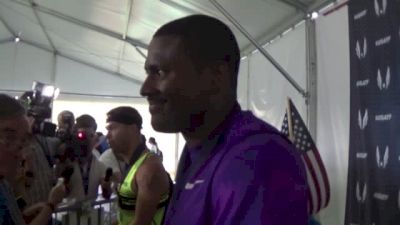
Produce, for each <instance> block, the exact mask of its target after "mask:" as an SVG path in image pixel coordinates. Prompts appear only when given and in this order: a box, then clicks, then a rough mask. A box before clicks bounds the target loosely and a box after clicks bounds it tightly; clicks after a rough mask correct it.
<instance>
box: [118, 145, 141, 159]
mask: <svg viewBox="0 0 400 225" xmlns="http://www.w3.org/2000/svg"><path fill="white" fill-rule="evenodd" d="M139 145H140V143H131V144H130V145H129V146H127V148H126V149H124V151H121V157H122V160H123V161H124V162H125V163H126V164H129V163H130V160H131V158H132V155H133V153H134V152H135V151H136V150H137V148H138V146H139Z"/></svg>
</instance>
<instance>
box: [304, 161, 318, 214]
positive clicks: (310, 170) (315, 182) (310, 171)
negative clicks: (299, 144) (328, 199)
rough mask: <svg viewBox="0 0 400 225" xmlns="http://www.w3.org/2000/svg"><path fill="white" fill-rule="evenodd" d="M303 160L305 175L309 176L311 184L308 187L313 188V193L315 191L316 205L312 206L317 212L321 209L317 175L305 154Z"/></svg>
mask: <svg viewBox="0 0 400 225" xmlns="http://www.w3.org/2000/svg"><path fill="white" fill-rule="evenodd" d="M302 156H303V158H304V161H305V162H306V168H307V173H308V174H309V175H310V177H311V179H312V181H313V182H312V183H311V184H309V186H314V191H315V196H316V200H315V202H316V205H314V208H315V209H317V211H318V210H319V209H320V208H321V190H320V187H319V185H318V179H317V175H316V174H315V170H314V169H313V166H312V163H311V161H310V159H309V158H308V155H307V154H303V155H302Z"/></svg>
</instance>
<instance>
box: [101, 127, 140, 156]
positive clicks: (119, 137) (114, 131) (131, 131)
mask: <svg viewBox="0 0 400 225" xmlns="http://www.w3.org/2000/svg"><path fill="white" fill-rule="evenodd" d="M106 129H107V131H108V132H107V140H108V143H109V144H110V147H111V148H112V150H113V151H114V153H116V154H119V153H121V152H122V153H123V152H124V151H126V150H127V149H126V148H127V147H128V146H130V144H129V143H130V142H134V143H136V144H137V143H138V142H139V141H140V139H139V137H138V136H140V135H137V133H138V131H137V127H136V125H134V124H132V125H126V124H122V123H118V122H109V123H108V124H107V127H106Z"/></svg>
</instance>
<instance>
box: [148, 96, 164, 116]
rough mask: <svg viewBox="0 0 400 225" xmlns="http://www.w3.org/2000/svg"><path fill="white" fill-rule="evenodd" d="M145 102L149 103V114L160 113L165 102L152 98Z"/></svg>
mask: <svg viewBox="0 0 400 225" xmlns="http://www.w3.org/2000/svg"><path fill="white" fill-rule="evenodd" d="M147 101H148V102H149V111H150V113H151V114H155V113H160V112H161V111H162V110H163V108H164V104H165V102H166V101H165V100H163V99H154V98H153V99H152V98H149V99H147Z"/></svg>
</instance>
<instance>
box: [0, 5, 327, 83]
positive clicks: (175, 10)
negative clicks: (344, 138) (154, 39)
mask: <svg viewBox="0 0 400 225" xmlns="http://www.w3.org/2000/svg"><path fill="white" fill-rule="evenodd" d="M331 1H332V0H248V1H243V0H218V3H219V4H220V5H222V6H223V7H224V8H225V9H226V11H228V12H229V14H231V15H232V16H233V17H234V18H235V19H236V20H237V21H238V22H239V23H240V24H241V25H242V26H243V27H244V28H245V29H246V30H247V31H248V32H249V33H250V34H251V35H252V36H253V37H254V38H256V40H258V41H259V42H260V43H265V42H266V41H268V40H269V39H271V38H273V37H274V36H276V35H278V34H279V33H282V32H283V31H284V30H286V29H288V28H289V27H291V26H294V25H295V24H296V23H298V22H299V21H300V20H301V19H303V18H304V17H305V15H306V14H307V12H310V11H312V10H315V9H318V8H319V7H322V6H324V5H325V4H328V3H329V2H331ZM195 13H202V14H208V15H211V16H215V17H218V18H220V19H221V20H223V21H224V22H226V23H227V24H229V25H230V26H231V28H232V29H233V30H234V32H235V34H236V37H237V38H238V42H239V45H240V47H241V49H242V53H248V51H250V50H252V49H254V48H253V47H252V45H251V44H250V42H249V41H248V40H247V39H246V38H245V37H244V36H243V35H242V34H241V33H240V31H239V30H237V29H236V28H235V27H234V26H233V25H232V24H231V23H230V22H229V21H228V20H227V19H226V18H225V17H223V15H222V14H221V13H220V12H219V11H218V10H217V9H216V8H215V7H214V6H213V4H212V3H211V2H210V1H209V0H118V1H116V0H85V1H81V0H0V20H1V22H0V44H1V43H4V42H6V41H12V39H11V38H12V37H13V36H15V35H18V36H20V37H21V39H22V40H23V41H25V43H28V44H31V45H35V46H39V47H41V48H42V49H45V50H47V51H51V52H56V53H58V54H60V55H62V56H67V57H68V58H71V59H75V61H80V62H83V63H85V64H87V65H91V66H94V67H98V68H101V69H104V70H105V71H110V72H113V73H116V74H122V75H124V76H127V77H129V78H132V79H135V80H138V81H143V80H144V77H145V74H144V71H143V64H144V60H145V59H144V57H143V53H144V54H146V47H147V46H148V44H149V42H150V40H151V36H152V34H153V33H154V32H155V30H156V29H157V28H158V27H160V26H161V25H162V24H164V23H166V22H168V21H171V20H174V19H177V18H180V17H183V16H186V15H190V14H195ZM138 50H139V51H138Z"/></svg>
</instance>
